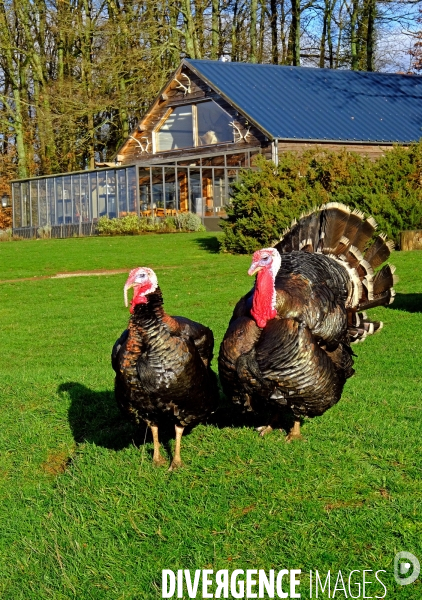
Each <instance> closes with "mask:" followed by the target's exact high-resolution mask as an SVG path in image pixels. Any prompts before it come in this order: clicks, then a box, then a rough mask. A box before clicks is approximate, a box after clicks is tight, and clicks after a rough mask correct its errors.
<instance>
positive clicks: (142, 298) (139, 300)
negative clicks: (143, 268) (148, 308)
mask: <svg viewBox="0 0 422 600" xmlns="http://www.w3.org/2000/svg"><path fill="white" fill-rule="evenodd" d="M151 287H152V285H151V283H150V282H148V283H147V284H146V285H142V286H141V285H139V286H136V287H135V293H134V294H133V298H132V302H131V303H130V309H129V310H130V313H131V314H133V311H134V309H135V306H136V305H137V304H146V303H147V302H148V298H147V297H146V295H145V293H146V292H147V291H148V290H149V289H150V288H151Z"/></svg>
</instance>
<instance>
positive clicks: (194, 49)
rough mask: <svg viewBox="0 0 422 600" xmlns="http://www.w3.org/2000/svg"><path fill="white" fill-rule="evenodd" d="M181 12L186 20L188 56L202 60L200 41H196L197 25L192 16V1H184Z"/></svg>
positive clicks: (185, 32)
mask: <svg viewBox="0 0 422 600" xmlns="http://www.w3.org/2000/svg"><path fill="white" fill-rule="evenodd" d="M181 11H182V14H183V18H184V20H185V31H184V34H185V43H186V54H187V55H188V57H189V58H201V53H200V52H199V48H198V41H197V39H196V32H195V24H194V20H193V15H192V9H191V5H190V0H182V2H181Z"/></svg>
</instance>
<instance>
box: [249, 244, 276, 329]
mask: <svg viewBox="0 0 422 600" xmlns="http://www.w3.org/2000/svg"><path fill="white" fill-rule="evenodd" d="M280 266H281V256H280V254H279V252H278V251H277V250H276V249H275V248H263V249H262V250H257V251H256V252H255V253H254V255H253V257H252V264H251V266H250V268H249V271H248V274H249V275H255V273H257V277H256V282H255V290H254V295H253V301H252V310H251V314H252V316H253V318H254V319H255V321H256V324H257V325H258V327H265V325H266V324H267V321H269V320H270V319H274V317H276V316H277V311H276V309H275V302H276V291H275V285H274V282H275V278H276V275H277V273H278V270H279V268H280Z"/></svg>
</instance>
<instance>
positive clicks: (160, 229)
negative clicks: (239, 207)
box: [98, 213, 205, 235]
mask: <svg viewBox="0 0 422 600" xmlns="http://www.w3.org/2000/svg"><path fill="white" fill-rule="evenodd" d="M177 230H180V231H205V227H204V226H203V225H202V223H201V219H200V217H198V215H195V214H192V213H179V214H178V215H176V216H175V217H165V218H164V219H153V218H151V217H138V215H136V214H130V215H126V216H125V217H121V218H118V219H109V218H108V217H107V216H106V217H100V218H99V219H98V233H99V234H100V235H139V234H140V233H147V232H156V233H168V232H172V231H177Z"/></svg>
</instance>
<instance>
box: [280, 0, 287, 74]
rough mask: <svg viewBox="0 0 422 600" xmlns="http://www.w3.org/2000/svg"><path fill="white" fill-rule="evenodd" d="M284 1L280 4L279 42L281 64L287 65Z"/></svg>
mask: <svg viewBox="0 0 422 600" xmlns="http://www.w3.org/2000/svg"><path fill="white" fill-rule="evenodd" d="M284 2H285V0H281V2H280V13H281V14H280V42H281V64H282V65H285V64H287V58H288V56H287V55H288V41H287V40H286V7H285V4H284Z"/></svg>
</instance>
